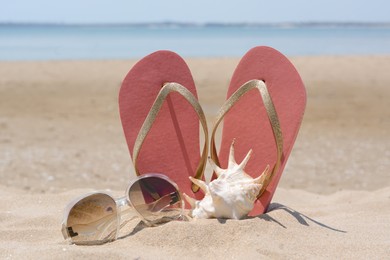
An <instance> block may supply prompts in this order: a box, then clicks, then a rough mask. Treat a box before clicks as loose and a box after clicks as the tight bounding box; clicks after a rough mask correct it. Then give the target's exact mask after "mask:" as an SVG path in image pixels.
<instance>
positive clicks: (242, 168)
mask: <svg viewBox="0 0 390 260" xmlns="http://www.w3.org/2000/svg"><path fill="white" fill-rule="evenodd" d="M251 155H252V149H250V150H249V152H248V153H247V155H246V156H245V158H244V160H242V162H241V163H240V165H239V168H240V169H241V170H244V169H245V166H246V164H247V163H248V161H249V159H250V158H251Z"/></svg>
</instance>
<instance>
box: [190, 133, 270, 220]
mask: <svg viewBox="0 0 390 260" xmlns="http://www.w3.org/2000/svg"><path fill="white" fill-rule="evenodd" d="M251 154H252V150H250V151H249V152H248V154H247V155H246V157H245V158H244V160H243V161H242V162H241V163H240V164H237V163H236V161H235V159H234V140H233V143H232V145H231V146H230V155H229V163H228V168H227V169H221V168H220V167H218V166H217V165H216V164H215V163H214V162H213V161H212V160H209V161H210V164H211V166H212V168H213V170H214V172H215V173H216V175H217V177H218V178H217V179H214V180H213V181H211V182H210V183H209V184H208V185H207V184H206V183H205V182H204V181H202V180H198V179H195V178H193V177H190V180H191V181H192V182H193V183H194V184H196V185H198V186H199V187H200V188H201V189H202V190H203V192H204V193H205V196H204V198H203V199H202V200H200V201H199V200H195V199H193V198H191V197H189V196H188V195H186V194H184V198H185V199H186V200H187V201H188V203H189V204H190V205H191V207H192V211H191V213H190V215H191V216H192V217H193V218H232V219H241V218H243V217H245V216H247V215H248V213H249V212H250V211H251V210H252V209H253V206H254V202H255V201H256V199H257V196H258V195H259V192H260V191H261V189H262V187H263V184H264V182H265V181H266V180H267V179H268V178H269V177H270V176H269V166H267V167H266V169H265V170H264V172H263V173H262V174H261V175H260V176H259V177H257V178H256V179H253V178H252V177H251V176H249V175H248V174H247V173H245V171H244V168H245V166H246V164H247V163H248V161H249V159H250V156H251Z"/></svg>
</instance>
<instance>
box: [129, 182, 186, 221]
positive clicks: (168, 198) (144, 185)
mask: <svg viewBox="0 0 390 260" xmlns="http://www.w3.org/2000/svg"><path fill="white" fill-rule="evenodd" d="M129 199H130V202H131V204H132V205H133V207H134V208H135V209H136V210H137V211H138V212H139V213H140V214H141V215H142V216H143V217H144V218H145V220H147V221H148V222H150V223H152V224H155V223H159V222H166V221H169V220H173V219H178V218H179V217H180V216H181V214H182V202H181V197H180V194H179V192H178V190H177V189H176V187H175V186H174V185H173V184H171V183H170V182H169V181H168V180H165V179H163V178H159V177H154V176H153V177H152V176H151V177H145V178H142V179H139V180H138V181H136V182H135V183H134V184H133V185H132V186H131V187H130V189H129Z"/></svg>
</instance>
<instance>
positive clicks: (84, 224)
mask: <svg viewBox="0 0 390 260" xmlns="http://www.w3.org/2000/svg"><path fill="white" fill-rule="evenodd" d="M64 228H65V233H66V234H67V235H68V236H69V237H70V238H71V241H72V242H73V243H75V244H88V243H93V244H96V243H104V242H107V241H112V240H114V239H115V238H116V233H117V228H118V213H117V207H116V203H115V201H114V199H113V198H111V197H110V196H109V195H107V194H104V193H96V194H93V195H89V196H87V197H85V198H83V199H81V200H79V201H78V202H77V203H76V204H75V205H74V206H73V207H72V208H71V210H70V212H69V215H68V218H67V221H66V226H65V227H64Z"/></svg>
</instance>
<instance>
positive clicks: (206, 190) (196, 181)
mask: <svg viewBox="0 0 390 260" xmlns="http://www.w3.org/2000/svg"><path fill="white" fill-rule="evenodd" d="M189 178H190V180H191V181H192V182H193V183H194V184H195V185H198V186H199V188H200V189H201V190H202V191H203V192H204V194H209V193H210V192H209V187H207V184H206V183H205V182H204V181H202V180H199V179H195V178H193V177H192V176H190V177H189Z"/></svg>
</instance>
